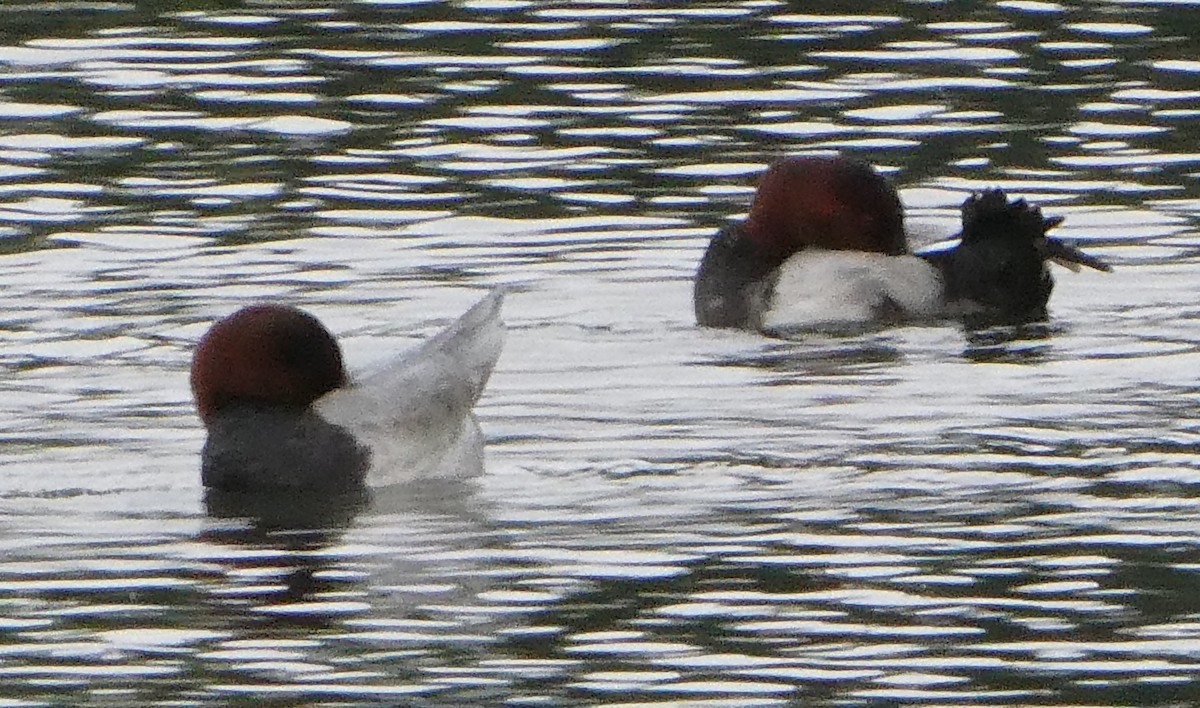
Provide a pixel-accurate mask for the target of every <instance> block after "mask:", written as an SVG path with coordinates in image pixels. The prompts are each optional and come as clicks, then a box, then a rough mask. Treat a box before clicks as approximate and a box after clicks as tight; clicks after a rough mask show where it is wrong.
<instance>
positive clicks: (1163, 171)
mask: <svg viewBox="0 0 1200 708" xmlns="http://www.w3.org/2000/svg"><path fill="white" fill-rule="evenodd" d="M846 6H847V5H846V4H845V3H834V2H812V3H804V4H803V5H801V4H798V3H797V4H793V5H790V6H789V5H786V4H784V3H780V2H771V1H770V0H750V1H747V2H740V3H739V2H689V3H672V2H665V1H664V2H653V1H650V2H632V3H624V2H605V1H603V0H594V1H591V2H578V3H568V2H525V1H521V0H473V1H472V0H467V1H463V2H401V1H395V2H391V1H388V0H376V1H368V2H341V3H330V2H324V3H321V2H306V1H304V0H299V1H295V2H285V1H284V0H262V1H260V2H206V3H172V2H163V3H150V2H146V3H128V2H37V3H33V2H30V3H16V2H11V3H3V4H0V292H3V294H4V301H5V303H6V306H5V307H3V308H2V309H0V367H3V375H2V376H0V468H2V473H0V548H2V551H0V704H2V705H5V706H43V705H47V706H48V705H96V706H131V705H138V706H183V705H201V704H210V705H213V704H231V705H250V704H251V703H250V702H251V701H254V704H255V705H314V706H334V705H338V706H342V705H354V704H372V705H406V706H409V705H411V706H467V705H480V706H483V705H508V706H558V705H611V706H641V705H650V704H653V705H656V706H659V705H664V706H706V707H707V706H738V707H740V706H785V705H806V706H809V705H811V706H847V705H868V704H872V705H887V704H917V705H931V706H932V705H939V706H960V705H1078V706H1084V705H1088V706H1093V705H1095V706H1117V705H1121V706H1148V705H1163V706H1167V705H1193V704H1195V703H1196V702H1197V701H1198V700H1200V685H1198V684H1200V681H1198V677H1200V469H1198V468H1200V458H1198V457H1197V455H1196V447H1197V444H1198V443H1200V415H1198V414H1197V405H1198V404H1200V385H1198V384H1197V381H1198V380H1200V237H1198V235H1197V230H1196V222H1197V219H1198V217H1200V182H1198V180H1197V175H1198V174H1200V150H1197V147H1196V146H1197V145H1198V144H1200V122H1198V121H1197V118H1198V117H1200V61H1197V60H1196V47H1197V42H1198V40H1200V30H1198V29H1197V28H1198V27H1200V3H1188V2H1137V1H1126V2H1121V1H1112V2H1100V1H1096V0H1085V1H1084V2H1079V3H1074V4H1070V5H1067V4H1058V3H1053V2H1033V1H1025V0H1003V1H1001V2H995V3H990V4H987V5H986V6H985V5H984V4H982V3H979V4H971V3H949V2H945V3H943V2H898V3H884V2H860V3H855V4H854V5H853V7H854V8H855V12H856V13H857V14H855V15H854V16H845V15H844V13H845V9H844V8H845V7H846ZM801 7H802V8H803V9H799V8H801ZM964 12H965V13H966V14H963V13H964ZM802 152H841V153H844V154H849V155H855V156H858V157H861V158H864V159H868V160H870V161H871V162H873V163H874V164H875V165H876V166H877V167H879V169H880V170H882V171H884V172H886V173H887V174H888V175H889V177H890V178H891V179H893V180H894V182H895V183H896V184H897V185H898V187H899V188H900V191H901V195H902V198H903V200H904V202H905V205H906V208H907V213H908V222H909V225H910V228H911V231H912V234H913V240H914V245H915V246H923V245H927V244H932V243H935V242H938V241H940V240H944V239H945V238H947V237H950V236H952V235H953V233H954V231H955V227H956V225H957V222H958V207H959V205H960V204H961V203H962V201H963V199H964V198H965V197H966V196H967V195H968V194H969V193H970V192H971V191H972V190H978V189H982V188H984V187H988V186H1002V187H1004V188H1006V189H1008V190H1010V191H1011V192H1013V193H1014V194H1018V195H1021V196H1024V197H1026V198H1028V199H1030V200H1033V201H1036V202H1037V203H1038V204H1041V205H1042V206H1043V208H1044V210H1045V211H1046V212H1047V213H1048V214H1054V215H1062V216H1065V217H1066V222H1065V224H1064V225H1063V226H1062V227H1061V228H1060V229H1059V230H1058V232H1057V233H1059V234H1060V235H1061V236H1063V237H1066V238H1070V239H1073V240H1076V241H1077V242H1078V243H1080V244H1081V245H1082V246H1083V247H1084V248H1085V249H1086V250H1088V251H1089V252H1090V253H1093V254H1095V255H1099V256H1101V257H1103V258H1105V259H1107V260H1108V261H1109V262H1111V263H1113V264H1114V265H1115V267H1116V270H1115V272H1114V273H1112V274H1107V275H1106V274H1101V273H1093V272H1084V273H1079V274H1072V273H1069V272H1066V271H1060V272H1058V273H1057V282H1058V285H1057V288H1056V291H1055V293H1054V297H1053V299H1052V301H1051V312H1052V318H1051V320H1050V321H1049V322H1048V323H1046V324H1044V325H1036V326H1029V327H1024V328H1018V329H996V330H988V331H983V332H968V331H965V330H964V329H963V328H961V327H958V326H955V325H953V324H945V325H940V326H920V327H916V326H914V327H895V328H889V329H883V330H879V331H870V332H863V333H857V334H850V335H843V336H836V335H832V334H819V335H817V334H814V335H811V336H806V337H801V338H798V339H796V340H794V341H782V340H772V339H767V338H764V337H760V336H757V335H753V334H748V333H739V332H723V331H707V330H701V329H699V328H697V327H695V326H694V323H693V318H692V313H691V299H690V298H691V285H690V278H691V275H692V273H693V272H694V269H695V266H696V263H697V262H698V260H699V257H700V254H701V252H702V250H703V248H704V246H705V244H706V242H707V239H708V238H709V236H710V235H711V234H712V233H713V231H714V230H715V229H716V228H718V227H719V226H720V225H722V224H724V223H726V221H727V220H728V219H730V218H736V217H738V216H739V215H741V214H743V213H744V212H745V210H746V208H747V205H748V202H749V197H750V195H751V193H752V188H753V183H754V178H755V175H756V174H757V173H758V172H760V171H761V170H762V169H763V167H764V166H765V165H766V164H767V163H768V162H770V161H771V160H773V159H775V158H777V157H779V156H781V155H785V154H794V153H802ZM494 287H504V288H507V289H508V292H509V295H508V301H507V304H506V320H507V321H508V323H509V327H510V333H509V339H508V344H507V347H506V350H505V353H504V355H503V357H502V358H501V361H500V363H499V366H498V369H497V371H496V373H495V375H494V377H493V379H492V383H491V386H490V387H489V391H488V393H487V394H486V395H485V397H484V399H483V401H482V402H481V404H480V406H479V416H480V420H481V423H482V425H483V427H484V430H485V431H486V433H487V435H488V440H489V447H488V454H487V460H486V462H487V471H486V473H485V474H484V475H483V476H482V477H481V478H479V479H477V480H472V481H469V482H466V483H461V484H453V485H449V484H437V485H435V484H428V485H423V486H421V487H419V488H412V489H409V488H403V487H401V488H393V489H385V490H377V491H376V493H375V494H374V495H373V497H372V498H371V499H369V500H363V499H351V500H329V503H328V506H322V508H320V509H319V511H320V512H321V513H317V514H312V513H303V512H304V511H305V510H295V509H292V508H291V507H287V508H283V509H281V508H278V507H276V508H273V509H272V508H267V509H266V510H262V511H261V512H260V513H255V514H250V515H244V514H241V515H240V514H238V513H234V514H232V515H227V514H225V513H223V512H219V511H216V510H214V513H209V512H208V511H207V510H206V507H205V504H204V499H203V493H202V489H201V487H200V484H199V469H198V468H199V460H198V451H199V448H200V445H201V443H202V441H203V431H202V428H201V426H200V424H199V422H198V421H197V419H196V417H195V414H194V411H193V409H192V406H191V402H190V399H189V392H188V388H187V368H188V363H189V359H190V356H191V349H192V347H193V345H194V343H195V341H196V340H197V339H198V337H199V336H200V335H201V333H202V332H203V331H204V330H205V328H206V327H207V326H208V324H210V323H211V322H212V321H213V320H214V319H216V318H218V317H220V316H222V315H224V314H227V313H228V312H230V311H232V310H233V309H235V308H236V307H238V306H240V305H241V304H243V303H245V302H248V301H255V300H266V299H272V300H279V301H285V302H290V303H293V304H297V305H300V306H303V307H305V308H307V309H309V310H311V311H312V312H314V313H316V314H317V315H318V316H320V317H321V318H322V319H323V320H324V321H325V322H326V323H327V324H329V326H330V327H331V329H333V330H334V331H335V332H337V333H338V335H339V336H341V337H342V338H343V339H344V346H345V349H346V353H347V356H348V358H349V360H350V362H351V364H352V368H356V369H357V368H362V367H366V366H369V364H370V363H371V362H372V361H374V360H377V359H379V358H381V357H383V356H385V355H387V353H388V352H391V351H394V350H397V349H400V348H403V347H405V346H408V345H410V344H411V343H412V342H414V341H416V339H417V338H419V337H422V336H426V335H428V334H429V333H431V332H433V331H436V329H437V328H438V327H440V326H442V325H444V324H445V323H447V322H448V321H450V320H451V319H452V318H453V317H455V316H456V315H457V314H459V313H460V312H462V311H463V310H465V309H466V307H468V306H469V305H470V304H471V303H472V302H474V301H475V300H477V299H478V298H480V297H481V296H482V294H483V293H484V292H486V290H487V289H489V288H494ZM307 511H308V512H311V511H312V509H309V510H307ZM292 512H295V513H292Z"/></svg>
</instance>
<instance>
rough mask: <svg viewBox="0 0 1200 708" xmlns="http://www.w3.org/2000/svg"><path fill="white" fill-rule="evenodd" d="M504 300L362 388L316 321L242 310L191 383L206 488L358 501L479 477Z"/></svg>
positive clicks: (490, 301)
mask: <svg viewBox="0 0 1200 708" xmlns="http://www.w3.org/2000/svg"><path fill="white" fill-rule="evenodd" d="M502 304H503V293H502V292H500V291H495V292H492V293H490V294H489V295H488V296H487V297H485V298H483V299H482V300H480V301H479V302H478V303H476V304H475V305H474V306H473V307H471V308H470V309H469V310H467V311H466V313H465V314H463V315H462V316H460V317H459V318H458V319H457V320H455V321H454V322H453V323H451V324H450V325H448V326H447V327H446V328H444V329H443V330H442V331H440V332H438V333H437V334H435V335H434V336H433V337H431V338H429V339H428V340H426V341H424V342H422V343H421V344H420V345H419V346H417V347H416V348H414V349H412V350H410V351H407V352H404V353H402V354H400V355H399V356H397V357H395V358H393V359H392V360H390V361H388V362H386V363H384V364H382V365H380V366H378V367H377V368H375V369H374V370H373V371H371V372H369V373H367V374H366V375H365V376H362V377H361V378H358V379H352V378H351V377H350V376H349V375H348V374H347V372H346V368H345V364H344V361H343V356H342V351H341V347H340V346H339V345H338V342H337V339H336V338H335V337H334V336H333V334H332V333H330V331H329V330H328V329H327V328H326V327H325V326H324V325H323V324H322V323H321V322H320V320H318V319H317V318H316V317H314V316H313V315H311V314H309V313H308V312H305V311H303V310H301V309H299V308H296V307H293V306H291V305H285V304H277V303H261V304H253V305H248V306H246V307H243V308H241V309H239V310H237V311H236V312H234V313H233V314H230V315H229V316H227V317H225V318H223V319H221V320H219V321H218V322H216V323H215V324H213V325H212V326H211V327H210V328H209V329H208V331H207V332H206V333H205V334H204V335H203V336H202V337H201V339H200V340H199V343H198V344H197V346H196V348H195V351H194V353H193V357H192V365H191V375H190V383H191V389H192V394H193V398H194V400H195V405H196V410H197V413H198V414H199V417H200V420H201V422H202V423H203V425H204V427H205V431H206V439H205V443H204V447H203V450H202V451H201V482H202V483H203V485H204V487H205V488H206V489H208V490H210V491H212V490H219V491H223V492H273V491H292V492H295V491H301V492H306V493H307V492H313V491H319V492H352V491H360V490H362V489H365V488H369V487H377V486H386V485H390V484H397V483H401V482H409V481H412V480H416V479H422V478H457V477H468V476H474V475H476V474H479V473H480V472H481V471H482V446H483V435H482V433H481V431H480V429H479V425H478V423H477V421H476V419H475V417H474V415H473V413H472V408H473V407H474V405H475V403H476V402H477V401H478V400H479V398H480V396H481V395H482V393H483V390H484V388H485V386H486V385H487V382H488V379H489V377H490V376H491V373H492V370H493V368H494V367H495V365H496V361H497V359H498V358H499V356H500V352H501V349H502V348H503V342H504V337H505V329H504V324H503V321H502V320H501V306H502Z"/></svg>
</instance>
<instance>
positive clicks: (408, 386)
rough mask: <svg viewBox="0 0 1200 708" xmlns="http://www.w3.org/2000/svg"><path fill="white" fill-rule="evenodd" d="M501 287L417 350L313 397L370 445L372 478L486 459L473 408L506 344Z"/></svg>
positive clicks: (450, 472)
mask: <svg viewBox="0 0 1200 708" xmlns="http://www.w3.org/2000/svg"><path fill="white" fill-rule="evenodd" d="M503 301H504V295H503V293H501V292H500V291H495V292H493V293H492V294H490V295H488V296H487V297H486V298H484V299H483V300H481V301H480V302H478V303H476V305H475V306H474V307H472V308H471V309H470V310H467V312H466V313H465V314H464V315H463V316H462V317H459V318H458V319H457V320H456V321H455V322H454V323H452V324H451V325H450V326H448V327H447V328H446V329H444V330H442V331H441V332H439V333H438V334H436V335H434V336H433V337H432V338H430V339H429V340H427V341H425V342H423V343H422V344H421V345H420V346H418V347H417V348H416V349H413V350H412V351H409V352H406V353H405V354H404V355H402V356H401V357H399V358H398V359H396V360H395V361H392V362H389V363H387V364H385V365H384V366H382V367H381V368H379V369H377V370H375V371H373V372H371V373H370V374H368V375H366V376H364V377H362V378H361V379H360V380H358V381H355V382H353V383H351V384H350V385H349V386H346V387H343V388H340V389H337V390H335V391H331V392H329V393H327V394H325V395H324V396H322V397H321V398H320V399H318V400H317V402H316V403H314V404H313V406H314V408H315V409H316V411H317V412H318V413H319V414H320V415H321V417H323V418H325V420H327V421H329V422H330V423H333V424H335V425H340V426H342V427H343V428H346V429H347V430H348V431H350V432H351V433H353V434H354V435H355V437H356V438H357V439H358V440H360V441H361V442H363V443H364V444H366V445H368V446H369V447H370V449H371V452H372V454H371V467H370V470H369V471H368V473H367V484H369V485H371V486H383V485H388V484H396V483H400V482H406V481H409V480H413V479H419V478H422V477H466V476H471V475H474V474H478V473H479V472H481V471H482V467H483V439H482V435H481V434H480V431H479V427H478V425H477V424H476V422H475V418H474V416H473V415H472V414H471V408H472V406H474V405H475V402H476V401H478V400H479V397H480V395H481V394H482V393H483V389H484V386H485V385H486V384H487V381H488V377H489V376H491V373H492V368H493V367H494V366H495V365H496V360H497V359H498V358H499V357H500V351H501V349H502V348H503V345H504V323H503V321H502V320H501V319H500V306H501V304H502V303H503Z"/></svg>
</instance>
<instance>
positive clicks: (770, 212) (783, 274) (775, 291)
mask: <svg viewBox="0 0 1200 708" xmlns="http://www.w3.org/2000/svg"><path fill="white" fill-rule="evenodd" d="M1062 220H1063V219H1062V217H1049V218H1047V217H1044V216H1043V215H1042V212H1041V209H1040V208H1039V207H1037V206H1035V205H1032V204H1029V203H1028V202H1027V201H1025V200H1024V199H1010V198H1009V197H1008V195H1007V194H1005V192H1004V191H1003V190H1000V189H989V190H985V191H983V192H981V193H979V194H972V195H971V196H969V197H968V198H967V199H966V201H965V202H964V203H963V206H962V230H961V233H960V234H959V237H958V243H957V244H956V245H955V246H953V247H951V248H948V249H942V250H939V251H931V252H922V253H915V254H914V253H911V252H910V251H909V248H908V237H907V234H906V232H905V229H904V210H903V206H902V204H901V202H900V198H899V196H898V195H897V193H896V190H895V189H894V188H893V187H892V185H891V184H890V183H889V182H888V181H887V180H886V179H885V178H884V177H883V176H882V175H880V174H879V173H878V172H877V171H876V170H875V169H874V168H873V167H872V166H871V165H870V164H868V163H866V162H863V161H861V160H857V159H853V158H848V157H843V156H790V157H786V158H783V159H781V160H779V161H777V162H775V163H773V164H772V165H770V166H769V167H768V168H767V170H766V172H764V173H763V175H762V177H761V178H760V180H759V183H758V188H757V190H756V191H755V195H754V199H753V201H752V203H751V206H750V211H749V213H748V214H747V216H746V218H745V219H744V220H743V221H741V222H736V223H731V224H729V225H727V226H725V227H724V228H722V229H720V230H719V231H718V232H717V233H716V235H714V236H713V237H712V239H711V240H710V241H709V243H708V246H707V248H706V249H705V252H704V255H703V257H702V258H701V261H700V266H699V268H698V270H697V272H696V276H695V280H694V289H693V305H694V308H695V316H696V321H697V323H698V324H699V325H701V326H704V327H719V328H738V329H750V330H759V331H761V332H764V333H767V334H786V333H789V332H791V331H794V330H805V329H821V328H825V327H839V326H861V325H867V324H873V323H881V322H882V323H887V322H893V321H923V320H936V319H944V318H960V319H964V320H970V321H971V322H973V323H975V324H982V323H993V324H1002V323H1007V324H1018V323H1024V322H1031V321H1037V320H1043V319H1045V318H1046V317H1047V316H1048V313H1047V309H1046V303H1047V302H1048V300H1049V298H1050V293H1051V291H1052V289H1053V287H1054V281H1053V277H1052V276H1051V274H1050V272H1049V269H1048V263H1051V262H1058V263H1060V264H1063V265H1066V266H1067V267H1070V268H1072V269H1077V268H1078V267H1080V266H1086V267H1089V268H1095V269H1097V270H1102V271H1109V270H1111V268H1110V267H1109V266H1108V265H1107V264H1106V263H1104V262H1102V261H1101V260H1099V259H1097V258H1094V257H1091V256H1088V255H1087V254H1084V253H1083V252H1081V251H1079V250H1078V249H1077V248H1075V247H1074V246H1072V245H1070V244H1068V243H1066V242H1063V241H1061V240H1059V239H1056V238H1054V237H1051V236H1048V235H1047V233H1048V232H1049V231H1050V230H1051V229H1052V228H1054V227H1055V226H1058V225H1059V224H1061V223H1062Z"/></svg>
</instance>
